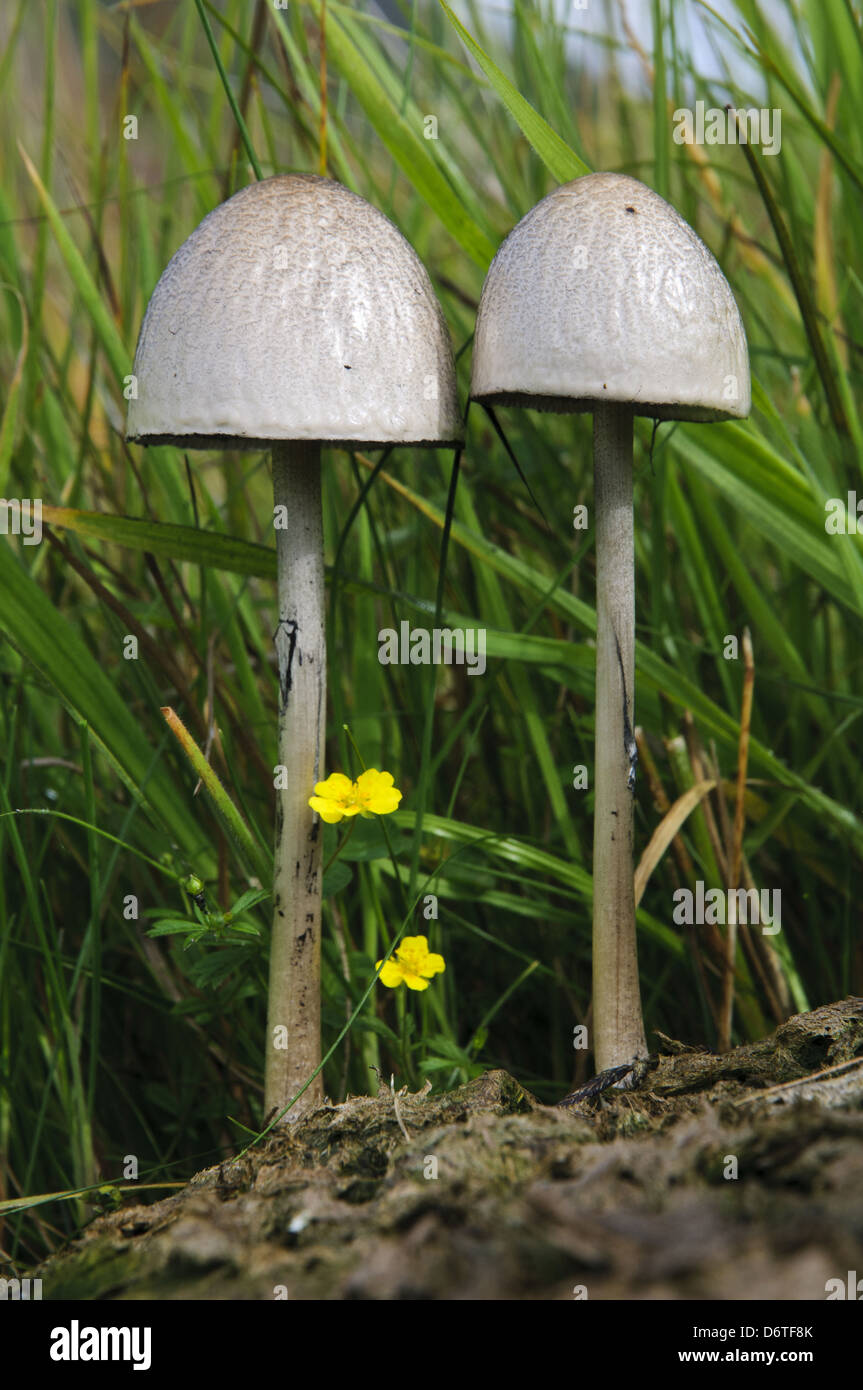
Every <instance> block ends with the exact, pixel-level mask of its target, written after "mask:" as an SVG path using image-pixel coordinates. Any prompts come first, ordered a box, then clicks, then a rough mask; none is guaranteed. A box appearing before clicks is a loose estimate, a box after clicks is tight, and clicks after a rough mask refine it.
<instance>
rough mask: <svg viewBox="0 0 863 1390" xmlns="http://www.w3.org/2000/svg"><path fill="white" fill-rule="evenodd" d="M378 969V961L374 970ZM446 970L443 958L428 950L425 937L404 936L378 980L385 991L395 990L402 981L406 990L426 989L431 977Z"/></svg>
mask: <svg viewBox="0 0 863 1390" xmlns="http://www.w3.org/2000/svg"><path fill="white" fill-rule="evenodd" d="M379 968H380V961H378V962H377V964H376V965H375V970H378V969H379ZM441 970H446V964H445V963H444V958H443V956H439V955H437V954H436V953H435V952H434V951H430V950H429V943H428V937H427V936H406V937H405V938H404V940H403V941H402V943H401V945H400V946H397V947H396V953H395V955H394V956H390V958H389V960H388V961H387V963H386V965H385V966H384V968H383V970H381V973H380V976H379V979H380V982H381V984H382V985H386V987H387V989H397V988H398V986H399V985H400V984H401V983H402V980H404V982H405V984H406V985H407V987H408V989H428V987H429V980H430V979H431V977H432V975H437V974H439V973H440V971H441Z"/></svg>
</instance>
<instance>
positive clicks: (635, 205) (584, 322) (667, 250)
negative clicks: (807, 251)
mask: <svg viewBox="0 0 863 1390" xmlns="http://www.w3.org/2000/svg"><path fill="white" fill-rule="evenodd" d="M471 396H472V398H473V399H475V400H479V401H483V402H485V403H486V404H489V405H494V404H500V405H520V406H526V407H531V408H533V409H536V410H551V411H557V412H561V413H572V412H582V411H590V412H591V413H592V414H593V457H594V506H595V514H596V515H595V521H596V745H595V746H596V760H595V768H594V789H595V810H594V835H593V889H594V896H593V1035H594V1036H593V1046H594V1059H595V1063H596V1070H597V1071H598V1072H599V1071H605V1070H607V1069H609V1068H611V1067H618V1066H623V1065H626V1064H629V1063H632V1062H633V1061H634V1060H635V1059H637V1058H639V1057H644V1056H645V1055H646V1052H647V1048H646V1044H645V1036H644V1024H643V1021H642V1013H641V997H640V993H639V985H638V957H637V948H636V932H635V898H634V880H633V861H632V827H633V793H634V788H635V772H636V761H637V753H636V746H635V740H634V736H633V728H634V723H635V715H634V705H633V697H634V693H635V565H634V551H633V517H632V495H633V491H632V441H633V417H634V416H635V415H647V416H652V417H653V418H654V419H659V420H702V421H711V420H722V419H726V418H730V417H738V418H740V417H743V416H745V415H747V414H748V413H749V406H750V383H749V359H748V354H747V348H746V337H745V335H744V332H743V326H742V323H741V320H740V314H739V312H738V309H737V305H736V303H735V301H734V296H733V295H732V293H731V290H730V288H729V286H728V283H727V281H726V280H725V277H724V275H723V274H722V271H721V270H720V268H719V266H718V265H717V263H716V261H715V260H714V258H713V256H712V255H711V253H710V252H709V251H708V249H707V247H706V246H705V245H704V243H703V242H702V241H701V240H700V239H699V237H698V236H696V234H695V232H694V231H693V230H692V228H691V227H690V226H689V225H688V224H687V223H686V222H684V220H683V218H682V217H680V216H679V214H678V213H677V212H676V211H675V210H674V208H673V207H671V206H670V205H669V204H668V203H666V202H665V200H664V199H663V198H660V197H659V195H658V194H656V193H654V192H653V190H652V189H650V188H647V187H645V185H644V184H642V183H639V182H638V180H637V179H633V178H629V177H628V176H626V175H623V174H588V175H586V176H585V177H583V178H580V179H575V180H574V181H573V182H572V183H567V184H564V185H563V186H562V187H560V188H557V189H555V190H554V192H552V193H550V194H549V195H548V197H547V198H544V199H543V200H542V202H540V203H538V204H537V205H536V207H534V208H532V209H531V211H530V212H529V213H528V214H527V215H526V216H525V217H524V218H523V219H522V220H521V222H519V223H518V225H517V226H516V227H515V228H514V230H513V231H512V232H511V233H510V235H509V236H508V237H507V239H506V241H505V242H504V243H503V245H502V246H501V247H500V250H499V251H498V253H497V255H496V256H495V258H494V261H493V262H492V264H491V267H490V269H489V272H488V276H487V277H486V281H485V285H484V286H483V291H482V297H481V300H480V306H479V313H478V317H477V323H476V335H475V338H474V350H473V372H472V379H471Z"/></svg>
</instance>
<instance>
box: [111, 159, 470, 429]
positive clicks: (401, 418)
mask: <svg viewBox="0 0 863 1390" xmlns="http://www.w3.org/2000/svg"><path fill="white" fill-rule="evenodd" d="M133 372H134V375H135V378H136V389H137V399H134V400H130V402H129V413H128V421H127V437H128V438H129V439H132V440H137V441H139V442H140V443H143V444H182V445H183V446H184V447H186V448H229V447H234V448H252V447H266V445H267V444H268V443H270V442H271V441H273V440H289V439H296V440H308V441H317V440H319V441H327V440H328V441H330V442H338V443H344V444H362V445H365V446H369V445H376V444H378V445H384V444H396V443H398V444H410V443H415V444H448V443H453V442H455V441H458V440H460V439H461V437H462V425H461V419H460V415H459V410H458V399H457V394H456V384H455V371H454V367H453V357H452V347H451V344H450V340H449V334H448V332H447V328H446V324H445V322H444V318H443V314H442V313H441V309H440V305H439V304H438V302H437V299H436V298H435V294H434V291H433V289H432V287H431V282H430V280H429V277H428V274H427V273H426V270H425V267H424V266H423V264H422V262H421V261H420V260H419V257H418V256H417V254H416V252H415V251H414V250H413V247H412V246H411V245H410V244H409V243H408V242H407V241H406V240H405V239H404V237H403V236H402V235H401V233H400V232H399V231H398V230H397V229H396V228H395V227H394V226H393V224H392V223H391V222H390V221H389V219H388V218H387V217H385V216H384V214H383V213H382V212H379V211H378V210H377V208H374V207H372V206H371V204H370V203H367V202H366V201H365V200H364V199H363V198H360V197H358V196H357V195H356V194H355V193H351V192H350V190H349V189H347V188H344V187H343V186H342V185H341V184H339V183H334V182H333V181H332V180H330V179H323V178H318V177H316V176H314V175H305V174H303V175H297V174H290V175H284V176H280V177H277V178H272V179H265V180H263V181H262V182H260V183H254V184H250V185H249V186H248V187H247V188H243V189H241V191H240V192H239V193H236V194H235V195H234V197H233V198H229V199H228V201H227V202H226V203H222V204H221V205H220V206H219V207H217V208H215V209H214V211H213V212H211V213H209V215H208V216H207V217H205V218H204V220H203V222H201V224H200V226H198V227H197V228H196V229H195V231H194V232H193V233H192V235H191V236H190V237H189V239H188V240H187V241H185V242H184V243H183V245H182V246H181V247H180V249H179V251H178V252H177V253H176V255H175V256H174V257H173V259H172V260H171V262H170V264H169V265H168V267H167V268H166V270H165V272H164V274H163V275H162V278H161V279H160V281H159V283H158V285H157V286H156V288H155V290H154V291H153V296H152V298H151V300H150V303H149V306H148V308H147V313H146V315H145V318H144V322H143V324H142V326H141V335H140V338H139V339H138V348H137V351H136V353H135V365H134V368H133Z"/></svg>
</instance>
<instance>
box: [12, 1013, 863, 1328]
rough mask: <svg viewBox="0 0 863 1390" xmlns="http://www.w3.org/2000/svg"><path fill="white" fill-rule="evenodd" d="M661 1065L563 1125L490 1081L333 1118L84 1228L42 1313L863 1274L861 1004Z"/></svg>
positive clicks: (711, 1286) (712, 1289) (695, 1292)
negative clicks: (51, 1307)
mask: <svg viewBox="0 0 863 1390" xmlns="http://www.w3.org/2000/svg"><path fill="white" fill-rule="evenodd" d="M662 1048H663V1050H662V1051H661V1052H659V1053H657V1054H656V1055H654V1056H653V1057H652V1058H651V1061H650V1063H649V1066H648V1069H647V1071H646V1074H645V1076H644V1077H643V1078H642V1080H641V1084H640V1085H639V1087H638V1089H636V1090H632V1091H606V1092H605V1093H604V1094H603V1095H602V1096H601V1097H599V1098H597V1099H596V1100H592V1101H586V1102H581V1103H579V1104H577V1105H575V1106H573V1107H570V1108H556V1107H549V1106H544V1105H540V1104H539V1103H538V1102H537V1101H536V1100H535V1099H534V1098H533V1097H532V1096H531V1095H530V1094H529V1093H528V1092H526V1091H525V1090H524V1089H523V1088H522V1087H521V1086H520V1085H519V1084H518V1082H517V1081H516V1080H514V1079H513V1078H512V1077H511V1076H509V1075H508V1074H507V1073H506V1072H501V1071H496V1072H489V1073H487V1074H486V1075H484V1076H482V1077H480V1078H478V1079H477V1080H476V1081H473V1082H471V1083H470V1084H469V1085H466V1086H463V1087H461V1088H460V1089H459V1090H457V1091H455V1092H452V1093H449V1094H445V1095H437V1096H435V1095H431V1094H423V1093H420V1094H417V1095H407V1094H403V1095H399V1096H398V1098H397V1105H396V1103H395V1102H394V1099H393V1095H392V1094H391V1092H390V1091H389V1090H386V1089H384V1090H382V1092H381V1094H380V1095H378V1096H377V1097H358V1098H353V1099H349V1100H348V1101H346V1102H345V1103H344V1104H342V1105H328V1104H325V1105H323V1106H322V1107H321V1108H320V1109H318V1110H316V1111H315V1112H313V1113H312V1114H311V1115H309V1116H308V1117H307V1118H306V1119H304V1120H302V1121H300V1122H298V1123H297V1124H296V1125H292V1126H290V1127H289V1128H286V1129H285V1130H280V1131H278V1132H276V1133H275V1134H274V1135H273V1136H272V1137H271V1138H270V1139H269V1140H268V1141H267V1142H266V1143H265V1144H262V1145H261V1146H260V1148H257V1149H253V1150H251V1151H250V1152H249V1153H247V1154H245V1155H244V1156H243V1157H242V1158H239V1159H235V1160H232V1161H229V1162H225V1163H222V1164H220V1165H218V1166H217V1167H214V1168H209V1169H207V1170H206V1171H204V1172H202V1173H200V1174H198V1175H197V1177H195V1178H194V1179H193V1180H192V1181H191V1182H190V1183H189V1185H188V1187H187V1188H185V1189H184V1190H183V1191H182V1192H181V1193H179V1194H178V1195H176V1196H173V1197H170V1198H168V1199H166V1200H164V1201H161V1202H157V1203H155V1204H153V1205H150V1206H133V1207H125V1208H123V1209H121V1210H118V1211H116V1212H113V1213H112V1214H111V1215H109V1216H105V1217H101V1218H99V1219H98V1220H97V1221H95V1222H94V1223H93V1224H92V1226H90V1227H89V1228H88V1229H87V1231H86V1232H85V1233H84V1235H83V1236H82V1237H81V1239H79V1240H78V1241H77V1242H75V1243H74V1245H73V1246H71V1247H70V1248H69V1249H68V1250H67V1251H65V1252H63V1253H62V1254H60V1255H58V1256H56V1257H54V1258H53V1259H52V1260H50V1261H48V1262H47V1263H46V1264H45V1265H43V1266H42V1268H41V1269H40V1270H39V1271H38V1273H39V1274H40V1275H41V1277H42V1279H43V1287H44V1296H45V1297H46V1298H50V1299H59V1298H73V1299H97V1298H115V1299H116V1298H122V1299H147V1298H159V1299H164V1298H168V1299H272V1298H273V1297H274V1290H275V1289H277V1288H282V1289H284V1290H286V1291H287V1294H288V1296H289V1297H290V1298H292V1299H345V1298H358V1299H366V1298H370V1299H404V1298H414V1299H463V1298H485V1299H507V1298H537V1299H561V1298H572V1297H574V1296H577V1292H578V1291H580V1290H586V1292H587V1295H588V1296H589V1297H590V1298H592V1299H601V1298H654V1299H675V1298H701V1299H733V1298H743V1299H780V1300H788V1299H813V1300H819V1299H823V1298H824V1297H825V1283H826V1281H827V1280H828V1279H830V1278H835V1277H840V1278H843V1279H844V1278H845V1275H846V1271H847V1270H849V1269H859V1268H863V1142H861V1141H863V999H859V998H852V999H846V1000H844V1001H842V1002H841V1003H838V1004H833V1005H828V1006H826V1007H824V1008H820V1009H816V1010H814V1011H813V1012H811V1013H808V1014H800V1015H797V1016H795V1017H794V1018H792V1019H789V1020H788V1022H787V1023H785V1024H784V1025H783V1026H782V1027H781V1028H779V1029H778V1030H777V1032H776V1033H775V1034H774V1035H773V1036H772V1037H770V1038H767V1039H765V1040H763V1041H761V1042H758V1043H754V1044H750V1045H748V1046H746V1047H740V1048H736V1049H735V1050H734V1051H732V1052H730V1053H728V1054H726V1055H724V1056H715V1055H713V1054H710V1053H706V1052H698V1051H693V1050H690V1049H686V1048H683V1047H682V1046H681V1045H680V1044H675V1043H673V1042H671V1040H669V1039H662ZM397 1112H398V1113H397ZM399 1117H400V1119H401V1125H400V1123H399ZM402 1125H403V1126H404V1130H406V1131H407V1134H408V1136H409V1137H408V1138H407V1139H405V1136H404V1132H403V1130H402V1127H401V1126H402ZM735 1165H736V1176H730V1174H731V1173H732V1172H733V1171H735Z"/></svg>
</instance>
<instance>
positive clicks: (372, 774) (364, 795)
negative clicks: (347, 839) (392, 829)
mask: <svg viewBox="0 0 863 1390" xmlns="http://www.w3.org/2000/svg"><path fill="white" fill-rule="evenodd" d="M401 799H402V794H401V792H400V791H398V789H397V788H396V787H394V786H393V775H392V773H391V772H378V770H377V768H376V767H370V768H369V769H368V770H367V771H366V772H362V773H360V775H359V777H358V778H357V780H356V782H352V781H351V779H350V777H346V776H345V774H344V773H343V772H331V773H330V775H329V777H328V778H327V780H326V781H325V782H316V783H315V795H314V796H312V797H310V798H309V805H310V806H311V808H312V810H313V811H317V813H318V815H319V816H320V818H321V820H323V821H326V823H327V825H335V824H336V822H337V821H340V820H341V819H342V818H343V817H344V816H365V817H366V819H370V818H371V817H372V816H385V815H387V814H388V813H389V812H390V811H395V810H396V809H397V807H398V804H399V802H400V801H401Z"/></svg>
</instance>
